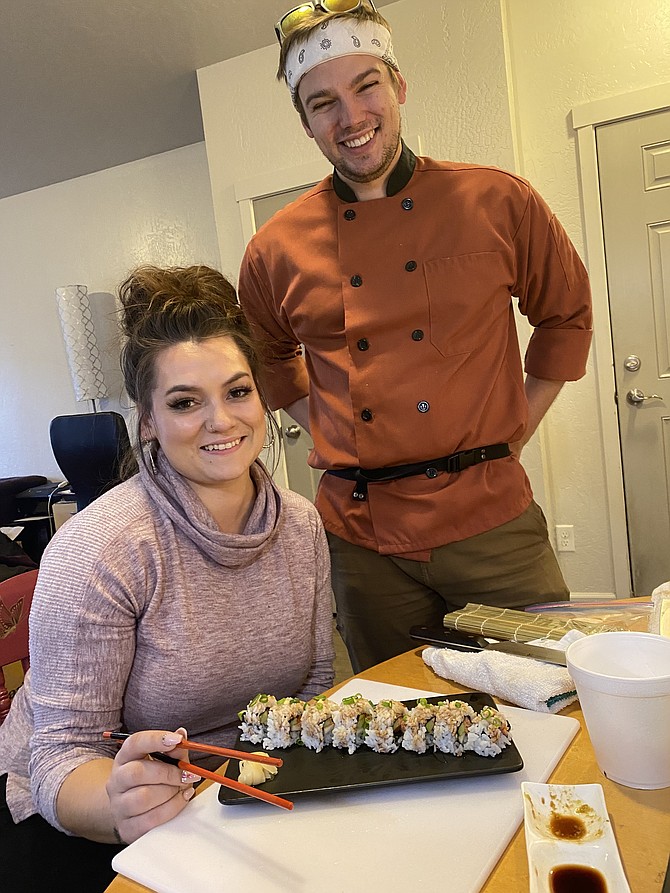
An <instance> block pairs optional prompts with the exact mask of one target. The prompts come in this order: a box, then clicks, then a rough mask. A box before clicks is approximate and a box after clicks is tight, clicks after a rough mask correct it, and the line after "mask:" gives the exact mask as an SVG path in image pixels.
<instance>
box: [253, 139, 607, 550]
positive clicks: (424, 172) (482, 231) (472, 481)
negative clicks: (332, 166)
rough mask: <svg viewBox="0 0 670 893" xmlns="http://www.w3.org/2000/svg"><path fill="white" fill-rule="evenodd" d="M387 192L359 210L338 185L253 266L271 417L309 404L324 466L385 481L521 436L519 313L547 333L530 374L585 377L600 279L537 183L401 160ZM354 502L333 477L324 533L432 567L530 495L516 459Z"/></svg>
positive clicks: (305, 200) (293, 218)
mask: <svg viewBox="0 0 670 893" xmlns="http://www.w3.org/2000/svg"><path fill="white" fill-rule="evenodd" d="M387 192H388V193H390V194H388V195H387V197H385V198H381V199H375V200H371V201H364V202H358V201H356V199H355V195H354V193H353V192H352V191H351V190H350V189H349V188H348V187H347V185H346V184H344V183H343V182H342V180H341V179H340V178H339V177H337V175H335V176H334V177H327V178H326V179H325V180H323V181H322V182H321V183H319V184H317V185H316V186H315V187H314V188H313V189H311V190H310V191H309V192H307V193H305V194H304V195H303V196H301V197H300V198H298V199H297V200H296V201H295V202H293V203H292V204H290V205H289V206H287V207H286V208H284V209H283V210H281V211H279V212H278V213H277V214H275V215H274V217H273V218H272V219H271V220H270V221H268V223H267V224H265V226H263V227H262V228H261V229H260V230H259V231H258V233H257V234H256V235H255V236H254V237H253V238H252V240H251V241H250V243H249V245H248V247H247V250H246V253H245V256H244V260H243V262H242V267H241V271H240V280H239V295H240V301H241V304H242V306H243V308H244V311H245V313H246V314H247V316H248V318H249V321H250V323H251V325H252V328H253V329H254V331H255V333H256V334H257V335H258V336H259V337H260V338H261V340H262V341H263V342H264V346H265V350H266V358H265V359H266V366H265V373H264V379H263V383H264V388H265V391H266V394H267V396H268V399H269V402H270V405H271V407H272V408H273V409H274V408H279V407H284V406H287V405H288V404H290V403H292V402H294V401H295V400H298V399H299V398H301V397H304V396H306V395H307V394H309V407H310V427H311V434H312V438H313V440H314V450H313V451H312V452H311V454H310V457H309V463H310V465H312V466H313V467H315V468H324V469H338V468H349V467H355V466H360V467H362V468H381V467H386V466H392V465H402V464H405V463H410V462H418V461H421V460H424V459H426V460H429V459H434V458H438V457H441V456H445V455H448V454H450V453H453V452H456V451H457V450H465V449H471V448H473V447H478V446H485V445H487V444H492V443H506V442H510V443H511V442H513V441H515V440H518V439H519V438H520V437H521V436H522V434H523V431H524V428H525V425H526V422H527V402H526V397H525V392H524V384H523V371H522V365H521V357H520V352H519V346H518V341H517V333H516V326H515V322H514V315H513V307H512V303H513V299H516V300H517V301H518V306H519V309H520V311H521V313H523V314H525V315H526V316H527V318H528V320H529V321H530V323H531V325H532V326H533V327H534V333H533V335H532V337H531V340H530V343H529V345H528V350H527V352H526V358H525V368H526V372H528V373H529V374H530V375H533V376H535V377H537V378H543V379H551V380H555V381H569V380H576V379H578V378H581V377H582V376H583V375H584V373H585V366H586V360H587V357H588V351H589V346H590V342H591V299H590V289H589V284H588V278H587V274H586V271H585V269H584V266H583V264H582V262H581V260H580V259H579V256H578V254H577V252H576V250H575V248H574V247H573V245H572V243H571V242H570V240H569V239H568V237H567V235H566V233H565V231H564V230H563V228H562V227H561V225H560V224H559V223H558V221H557V220H556V218H555V217H554V216H553V214H552V213H551V211H550V209H549V208H548V207H547V205H546V203H545V202H544V201H543V199H542V198H541V197H540V196H539V195H538V193H537V192H535V190H534V189H533V188H532V187H531V186H530V184H529V183H527V182H526V181H525V180H523V179H522V178H520V177H517V176H515V175H513V174H510V173H506V172H504V171H501V170H498V169H496V168H492V167H482V166H477V165H471V164H456V163H451V162H442V161H435V160H433V159H431V158H425V157H415V156H414V155H413V154H412V153H411V151H410V150H409V149H408V148H407V147H403V153H402V156H401V158H400V161H399V162H398V166H397V167H396V169H395V170H394V171H393V173H392V175H391V178H390V180H389V184H388V187H387ZM391 193H392V194H391ZM301 345H304V355H303V350H302V349H301ZM353 488H354V484H353V483H352V482H351V481H347V480H343V479H340V478H336V477H334V476H332V475H323V477H322V479H321V484H320V486H319V492H318V495H317V506H318V508H319V510H320V512H321V514H322V517H323V520H324V524H325V526H326V529H327V530H330V531H331V532H332V533H334V534H336V535H337V536H340V537H342V538H343V539H345V540H347V541H349V542H352V543H356V544H358V545H361V546H364V547H366V548H369V549H374V550H376V551H378V552H380V553H382V554H391V555H402V556H403V557H408V558H409V557H411V558H424V559H426V558H428V557H429V554H430V549H432V548H434V547H436V546H441V545H444V544H446V543H449V542H454V541H457V540H462V539H465V538H466V537H469V536H473V535H475V534H478V533H482V532H484V531H486V530H491V529H492V528H494V527H497V526H499V525H500V524H504V523H505V522H507V521H510V520H511V519H512V518H516V517H518V516H519V515H520V514H521V513H522V512H523V511H524V510H525V509H526V508H527V506H528V505H529V503H530V501H531V499H532V492H531V488H530V484H529V481H528V479H527V477H526V474H525V472H524V470H523V468H522V466H521V464H520V463H519V462H518V460H517V459H515V458H514V457H511V456H510V457H508V458H503V459H496V460H493V461H489V462H484V463H482V464H481V465H477V466H474V467H471V468H468V469H465V470H464V471H462V472H460V473H456V474H447V473H443V474H440V475H439V476H438V477H437V478H433V479H429V478H427V477H426V476H425V475H415V476H412V477H408V478H404V479H402V480H396V481H391V482H388V483H380V484H370V486H369V489H368V498H367V501H365V502H359V501H357V500H354V499H353V498H352V492H353Z"/></svg>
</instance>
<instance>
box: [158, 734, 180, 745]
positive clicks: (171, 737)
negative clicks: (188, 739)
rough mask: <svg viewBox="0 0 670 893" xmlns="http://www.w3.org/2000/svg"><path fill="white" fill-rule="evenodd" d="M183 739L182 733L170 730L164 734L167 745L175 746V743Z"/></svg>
mask: <svg viewBox="0 0 670 893" xmlns="http://www.w3.org/2000/svg"><path fill="white" fill-rule="evenodd" d="M181 741H182V737H181V735H175V733H174V732H169V733H167V734H166V735H163V744H164V745H165V746H166V747H174V746H175V744H179V743H180V742H181Z"/></svg>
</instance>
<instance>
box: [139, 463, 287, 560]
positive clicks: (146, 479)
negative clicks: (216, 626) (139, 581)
mask: <svg viewBox="0 0 670 893" xmlns="http://www.w3.org/2000/svg"><path fill="white" fill-rule="evenodd" d="M139 464H140V478H141V480H142V483H143V485H144V488H145V490H146V492H147V493H148V495H149V497H150V498H151V500H152V502H153V503H154V504H155V505H156V507H157V509H158V511H159V512H160V513H161V514H162V515H165V516H167V517H168V518H169V519H170V521H172V523H173V524H174V525H175V527H177V528H178V529H179V530H180V532H181V533H182V534H183V535H184V536H186V537H187V538H188V539H190V540H191V541H192V542H193V544H194V545H195V546H196V547H197V548H198V549H200V550H201V551H202V552H204V553H205V554H206V555H208V556H209V557H210V558H211V559H212V560H213V561H215V562H216V563H217V564H220V565H222V566H224V567H246V566H247V565H249V564H251V563H252V562H254V561H256V560H257V559H258V558H259V557H260V556H261V555H262V553H263V551H264V550H265V549H266V548H268V547H269V545H270V543H271V542H272V540H273V539H274V537H275V536H276V534H277V530H278V527H279V523H280V513H281V495H280V494H279V491H278V490H277V488H276V486H275V485H274V483H273V482H272V479H271V478H270V475H269V474H268V472H267V470H266V469H265V466H264V465H263V464H262V463H261V462H259V461H256V462H255V463H254V464H253V465H252V466H251V468H250V469H249V470H250V473H251V479H252V481H253V483H254V486H255V488H256V499H255V501H254V505H253V508H252V509H251V514H250V515H249V518H248V520H247V523H246V525H245V528H244V530H243V531H242V533H237V534H231V533H223V531H221V530H219V528H218V526H217V525H216V522H215V521H214V519H213V518H212V516H211V514H210V513H209V511H208V510H207V509H206V508H205V506H204V504H203V503H202V501H201V499H200V498H199V497H198V496H197V495H196V493H195V492H194V491H193V490H192V489H191V487H190V486H189V484H188V483H187V482H186V480H185V479H184V478H183V477H182V476H181V475H180V474H178V473H177V472H176V471H175V470H174V468H173V467H172V466H171V465H170V463H169V462H168V461H167V459H166V458H165V455H164V454H163V453H162V451H161V450H159V451H158V455H157V457H156V465H157V474H153V473H152V472H151V471H150V470H149V469H148V468H146V467H145V465H144V463H143V462H140V463H139Z"/></svg>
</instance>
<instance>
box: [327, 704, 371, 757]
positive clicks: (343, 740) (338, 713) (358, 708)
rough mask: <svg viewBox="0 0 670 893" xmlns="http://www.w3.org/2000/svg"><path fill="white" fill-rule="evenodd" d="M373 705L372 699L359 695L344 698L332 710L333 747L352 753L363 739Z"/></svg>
mask: <svg viewBox="0 0 670 893" xmlns="http://www.w3.org/2000/svg"><path fill="white" fill-rule="evenodd" d="M373 707H374V705H373V703H372V701H368V699H367V698H363V697H361V695H352V696H351V697H350V698H344V700H343V701H342V703H341V704H340V705H339V706H338V707H337V708H336V709H335V710H334V711H333V723H334V727H333V742H332V743H333V747H339V748H341V749H342V750H347V751H348V752H349V753H354V752H355V751H356V749H357V748H358V747H360V745H361V744H363V742H364V741H365V733H366V730H367V726H368V722H369V721H370V717H371V716H372V710H373Z"/></svg>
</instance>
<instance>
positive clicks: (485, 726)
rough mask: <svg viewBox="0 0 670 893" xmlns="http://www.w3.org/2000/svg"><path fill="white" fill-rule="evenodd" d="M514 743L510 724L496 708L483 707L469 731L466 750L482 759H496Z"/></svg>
mask: <svg viewBox="0 0 670 893" xmlns="http://www.w3.org/2000/svg"><path fill="white" fill-rule="evenodd" d="M511 743H512V734H511V728H510V724H509V722H508V721H507V719H506V718H505V716H503V714H502V713H501V712H500V711H499V710H496V709H495V708H494V707H482V709H481V710H480V712H479V713H478V714H477V715H476V717H475V720H474V722H473V723H472V725H471V726H470V728H469V729H468V736H467V740H466V742H465V749H466V750H472V751H474V752H475V753H476V754H479V756H480V757H495V756H497V755H498V754H499V753H501V752H502V750H503V748H505V747H507V745H508V744H511Z"/></svg>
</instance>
